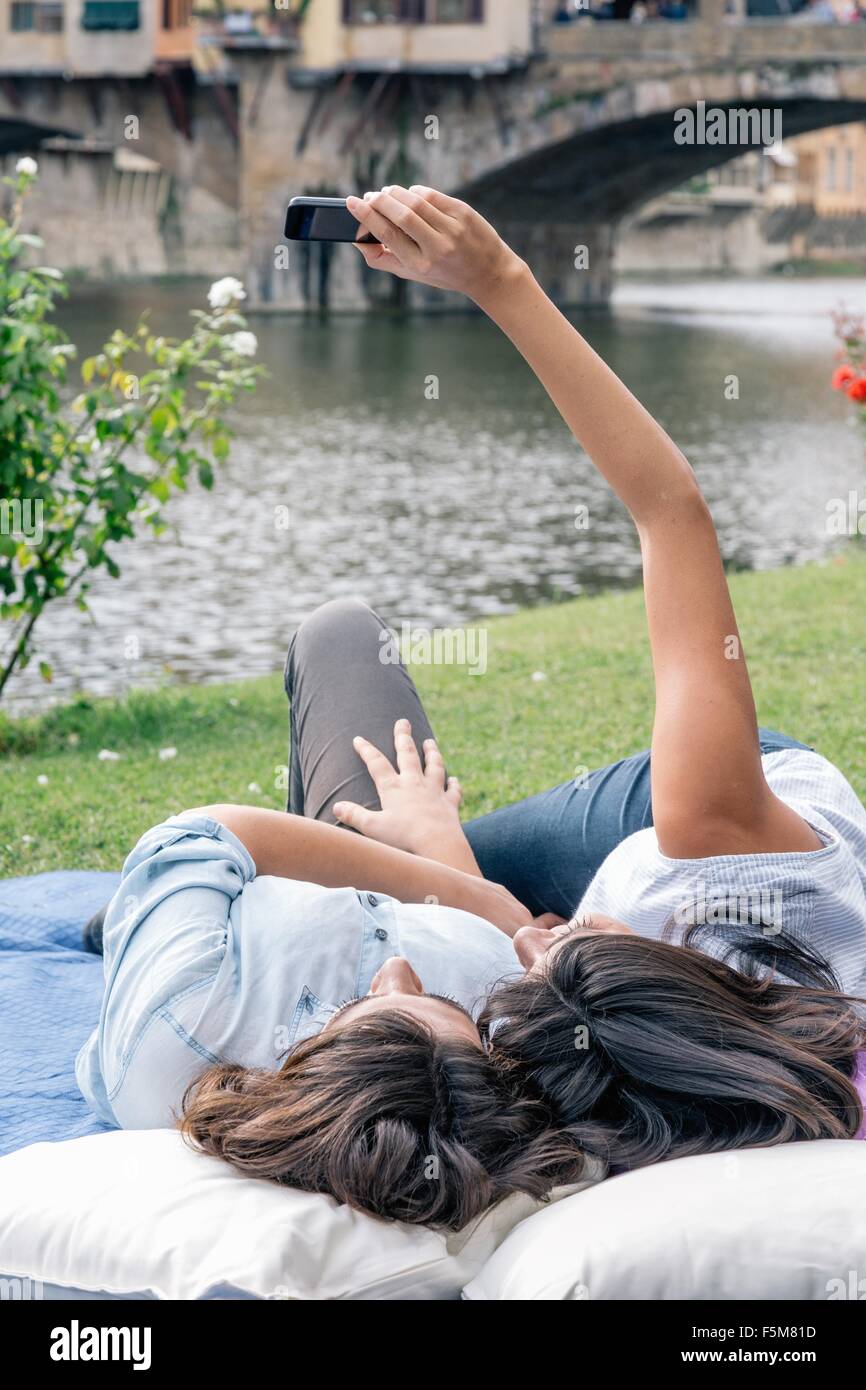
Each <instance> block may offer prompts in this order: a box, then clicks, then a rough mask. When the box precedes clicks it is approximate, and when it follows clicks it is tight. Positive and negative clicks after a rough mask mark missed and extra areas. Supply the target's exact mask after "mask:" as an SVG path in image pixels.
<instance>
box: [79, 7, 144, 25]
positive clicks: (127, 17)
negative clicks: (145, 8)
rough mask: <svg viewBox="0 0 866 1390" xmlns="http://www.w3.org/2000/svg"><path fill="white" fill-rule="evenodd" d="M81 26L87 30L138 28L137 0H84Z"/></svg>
mask: <svg viewBox="0 0 866 1390" xmlns="http://www.w3.org/2000/svg"><path fill="white" fill-rule="evenodd" d="M81 27H82V29H89V30H97V29H115V30H131V29H140V28H141V14H140V6H139V0H84V9H83V10H82V12H81Z"/></svg>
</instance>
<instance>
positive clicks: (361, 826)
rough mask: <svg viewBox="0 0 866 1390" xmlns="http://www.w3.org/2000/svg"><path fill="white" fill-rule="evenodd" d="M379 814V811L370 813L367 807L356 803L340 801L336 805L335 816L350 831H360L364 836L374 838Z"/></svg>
mask: <svg viewBox="0 0 866 1390" xmlns="http://www.w3.org/2000/svg"><path fill="white" fill-rule="evenodd" d="M378 814H379V812H378V811H368V810H367V807H366V806H359V805H358V803H357V802H356V801H338V802H336V804H335V805H334V815H335V816H336V818H337V820H338V821H339V822H340V824H341V825H346V826H348V827H349V829H350V830H359V831H360V832H361V834H362V835H370V836H373V831H374V828H375V825H376V816H377V815H378ZM373 838H375V837H373Z"/></svg>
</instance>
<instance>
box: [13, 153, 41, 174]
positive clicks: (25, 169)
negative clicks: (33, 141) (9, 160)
mask: <svg viewBox="0 0 866 1390" xmlns="http://www.w3.org/2000/svg"><path fill="white" fill-rule="evenodd" d="M15 172H16V174H26V175H27V177H28V178H31V179H35V178H36V175H37V174H38V173H39V165H38V164H37V163H36V160H35V159H31V158H30V156H29V154H26V155H25V156H24V158H23V159H19V161H18V163H17V164H16V165H15Z"/></svg>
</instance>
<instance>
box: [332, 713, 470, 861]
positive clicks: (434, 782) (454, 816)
mask: <svg viewBox="0 0 866 1390" xmlns="http://www.w3.org/2000/svg"><path fill="white" fill-rule="evenodd" d="M353 744H354V748H355V751H356V752H357V754H358V756H359V757H360V758H361V759H362V761H363V762H364V764H365V765H366V768H367V771H368V772H369V774H370V776H371V777H372V779H373V785H374V786H375V788H376V791H377V793H378V796H379V803H380V805H381V807H382V809H381V811H370V810H368V809H367V807H365V806H359V805H358V804H357V803H356V802H354V801H338V802H337V803H336V805H335V806H334V815H335V816H336V818H337V820H338V821H339V822H340V823H341V824H342V825H348V826H350V827H351V828H352V829H353V830H359V831H360V832H361V834H362V835H366V836H367V837H368V838H369V839H371V840H378V841H379V842H380V844H383V845H391V846H392V847H393V848H394V849H403V850H408V851H409V852H410V853H411V854H420V855H423V856H424V857H425V858H426V859H435V860H437V861H438V862H439V863H440V864H449V865H450V866H451V867H452V868H455V869H462V870H464V872H468V873H473V874H477V873H478V872H479V870H478V865H477V864H476V862H475V858H474V856H473V854H472V851H471V849H470V848H469V842H468V841H467V839H466V836H465V835H464V834H463V831H462V829H461V826H460V801H461V791H460V784H459V782H458V781H457V778H456V777H449V778H448V779H447V780H446V777H445V764H444V763H443V761H442V754H441V753H440V752H439V749H438V748H437V746H436V743H435V741H434V740H433V739H432V738H431V739H427V741H426V742H425V744H424V766H423V767H422V765H421V759H420V757H419V755H418V749H417V748H416V747H415V740H414V739H413V738H412V726H411V725H410V723H409V720H408V719H398V720H397V723H396V724H395V725H394V746H395V748H396V750H397V766H396V768H395V767H392V765H391V763H390V762H389V761H388V759H387V758H386V757H385V754H384V753H382V752H380V750H379V749H378V748H376V747H375V746H374V745H373V744H372V743H370V742H369V741H368V740H367V739H365V738H356V739H354V740H353Z"/></svg>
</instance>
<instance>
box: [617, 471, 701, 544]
mask: <svg viewBox="0 0 866 1390" xmlns="http://www.w3.org/2000/svg"><path fill="white" fill-rule="evenodd" d="M686 470H687V474H688V476H687V477H683V478H682V480H677V481H676V482H675V483H673V484H671V485H669V486H666V487H664V488H660V489H659V491H658V492H657V493H656V494H655V496H654V497H653V498H652V499H651V500H650V501H649V502H648V503H647V506H646V507H645V508H644V509H642V512H641V515H640V516H639V517H637V516H636V517H635V525H636V526H637V529H638V534H639V535H640V536H641V537H643V536H647V535H652V534H657V533H658V530H659V528H660V527H664V529H665V530H667V531H669V530H670V528H671V527H673V526H676V527H677V529H678V530H684V531H687V532H689V533H692V532H693V533H694V534H695V535H700V534H701V533H702V532H712V534H713V535H715V534H716V528H715V523H714V521H713V516H712V512H711V511H710V508H709V503H708V502H707V499H706V498H705V497H704V494H703V493H702V492H701V489H700V486H699V484H698V480H697V478H696V477H695V475H694V473H693V472H692V470H691V468H689V467H688V465H687V464H686Z"/></svg>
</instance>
